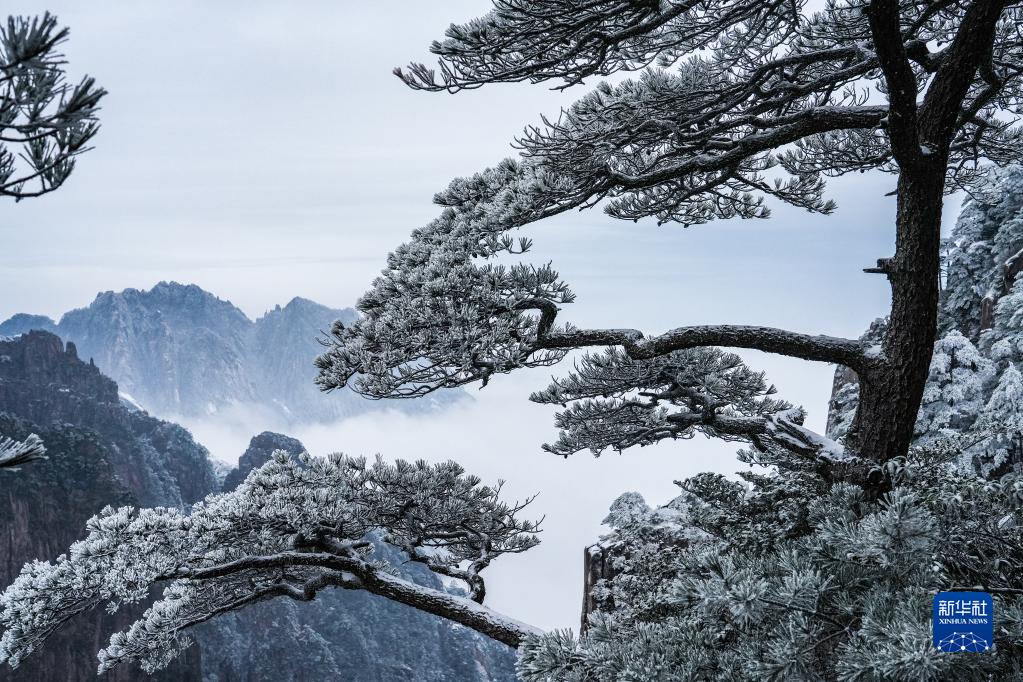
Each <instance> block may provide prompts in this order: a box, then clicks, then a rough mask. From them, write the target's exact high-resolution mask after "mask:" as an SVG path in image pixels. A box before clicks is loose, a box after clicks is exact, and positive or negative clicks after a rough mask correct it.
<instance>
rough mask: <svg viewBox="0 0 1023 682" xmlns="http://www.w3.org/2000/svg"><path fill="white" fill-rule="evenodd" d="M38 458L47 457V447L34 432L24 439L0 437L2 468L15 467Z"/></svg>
mask: <svg viewBox="0 0 1023 682" xmlns="http://www.w3.org/2000/svg"><path fill="white" fill-rule="evenodd" d="M37 459H46V448H45V447H44V446H43V441H42V440H41V439H40V438H39V436H37V435H35V434H34V433H33V434H31V435H29V437H28V438H26V439H25V440H23V441H17V440H14V439H12V438H0V469H15V468H17V467H19V466H21V465H22V464H26V463H28V462H32V461H34V460H37Z"/></svg>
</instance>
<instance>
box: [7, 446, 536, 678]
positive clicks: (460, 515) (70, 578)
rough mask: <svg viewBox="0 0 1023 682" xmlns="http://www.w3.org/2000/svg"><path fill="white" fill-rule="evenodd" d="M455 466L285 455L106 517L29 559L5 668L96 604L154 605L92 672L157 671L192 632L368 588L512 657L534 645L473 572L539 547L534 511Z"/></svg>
mask: <svg viewBox="0 0 1023 682" xmlns="http://www.w3.org/2000/svg"><path fill="white" fill-rule="evenodd" d="M500 490H501V486H500V485H498V486H485V485H482V484H481V483H480V480H479V479H478V478H476V477H474V476H471V475H468V474H466V473H465V472H464V471H463V470H462V468H461V467H459V466H458V465H457V464H455V463H453V462H446V463H443V464H435V465H431V464H428V463H426V462H423V461H418V462H415V463H409V462H405V461H401V460H399V461H397V462H395V463H394V464H387V463H384V462H383V461H382V460H380V459H377V460H376V461H375V462H372V463H370V462H367V461H366V460H365V459H364V458H352V457H346V456H343V455H331V456H330V457H328V458H313V457H309V456H308V455H302V456H301V457H300V458H298V459H292V458H291V457H289V456H288V455H287V454H285V453H284V452H283V451H278V452H276V453H274V459H272V460H271V461H270V462H268V463H267V464H265V465H264V466H263V467H261V468H259V469H257V470H255V471H253V472H252V473H251V474H250V475H249V477H248V478H247V479H246V481H245V482H244V483H243V484H242V485H241V486H239V487H238V488H237V489H236V490H234V491H232V492H229V493H225V494H222V495H214V496H211V497H209V498H207V499H206V500H205V501H203V502H201V503H199V504H197V505H196V506H195V507H194V509H193V510H192V511H191V513H186V512H184V511H181V510H178V509H168V508H155V509H134V508H131V507H122V508H119V509H113V508H110V507H107V508H106V509H104V510H103V511H102V512H101V513H100V514H99V515H97V516H95V517H93V518H92V519H90V520H89V522H88V524H87V529H88V535H87V536H86V538H85V539H84V540H81V541H79V542H76V543H75V544H74V545H72V546H71V548H70V550H69V552H68V553H67V554H65V555H61V556H60V557H58V558H57V560H56V561H55V562H54V563H50V562H46V561H35V562H32V563H30V564H28V565H27V566H25V568H24V569H23V570H22V573H21V575H19V576H18V578H17V579H16V580H15V581H14V583H13V584H11V585H10V587H8V588H7V589H6V590H5V591H4V592H3V594H2V595H0V623H2V625H3V631H4V632H3V638H2V639H0V660H3V661H6V662H7V663H8V664H10V665H11V666H15V667H16V666H17V665H18V664H19V662H20V661H21V660H22V659H24V658H25V657H26V656H28V655H30V654H31V653H32V651H34V650H35V649H36V648H37V647H38V646H40V645H41V644H42V643H43V642H44V641H45V640H46V638H47V637H49V636H50V635H51V634H52V633H53V632H54V631H56V630H57V629H58V628H60V627H61V626H62V625H63V624H64V623H65V622H67V621H68V620H70V619H71V618H74V617H75V616H77V615H78V614H80V613H82V612H83V611H87V610H89V609H92V608H95V607H97V606H101V605H105V606H106V607H107V608H108V609H110V610H116V609H117V608H119V607H120V606H121V605H122V604H125V603H132V602H139V601H142V600H143V599H145V598H146V596H147V595H148V594H149V593H150V589H151V588H152V587H153V586H154V585H157V584H160V583H166V585H165V588H164V592H163V596H162V598H161V599H160V600H158V601H157V602H156V603H154V604H153V605H152V606H151V607H150V608H149V609H148V610H147V611H146V612H145V613H144V614H143V615H142V617H141V618H140V619H139V620H138V621H137V622H136V623H134V624H133V625H132V626H131V627H130V628H128V629H127V630H126V631H124V632H120V633H117V634H115V635H114V636H113V637H112V638H111V640H110V644H109V645H108V646H107V647H106V648H105V649H104V650H103V651H102V652H100V670H101V671H102V670H108V669H110V668H112V667H114V666H116V665H118V664H120V663H123V662H126V661H137V662H139V663H141V665H142V666H143V667H144V668H145V669H146V670H149V671H153V670H156V669H159V668H162V667H164V666H166V665H167V663H169V662H170V660H171V659H173V658H174V657H175V656H176V655H178V653H180V652H181V651H182V650H183V649H184V648H185V647H187V646H188V645H189V641H190V640H189V638H188V636H187V631H188V628H190V627H191V626H193V625H196V624H198V623H201V622H204V621H206V620H209V619H211V618H215V617H216V616H218V615H219V614H222V613H226V612H229V611H232V610H236V609H240V608H242V607H244V606H245V605H247V604H251V603H254V602H256V601H260V600H264V599H270V598H274V597H289V598H292V599H297V600H303V601H306V600H310V599H313V598H314V597H315V596H316V594H317V592H319V591H320V590H322V589H325V588H328V587H337V588H342V589H357V590H366V591H368V592H371V593H373V594H377V595H381V596H384V597H386V598H388V599H392V600H394V601H397V602H400V603H402V604H407V605H409V606H411V607H414V608H417V609H420V610H423V611H426V612H428V613H432V614H435V615H439V616H443V617H445V618H448V619H450V620H452V621H454V622H456V623H460V624H462V625H464V626H466V627H469V628H472V629H474V630H476V631H478V632H481V633H483V634H485V635H487V636H489V637H493V638H495V639H497V640H499V641H502V642H504V643H506V644H508V645H510V646H518V644H519V643H520V642H521V641H522V640H523V638H525V637H527V636H529V635H532V634H536V633H537V631H536V630H535V629H533V628H531V627H529V626H526V625H523V624H521V623H518V622H516V621H514V620H512V619H510V618H507V617H504V616H501V615H500V614H497V613H495V612H493V611H491V610H490V609H488V608H486V607H484V606H482V604H481V602H482V601H483V596H484V589H483V580H482V577H481V573H482V571H483V570H484V569H486V567H487V566H489V565H490V563H491V562H492V561H493V560H495V559H497V558H498V557H500V556H502V555H504V554H509V553H518V552H523V551H525V550H527V549H529V548H531V547H533V546H534V545H536V544H537V542H538V540H537V532H538V527H537V524H536V523H533V522H530V521H524V520H521V519H519V518H518V517H517V514H518V513H519V512H521V511H522V509H523V508H524V507H525V506H526V505H527V504H528V503H529V500H526V501H525V502H522V503H514V504H512V503H507V502H504V501H502V500H501V499H500ZM374 541H381V542H386V543H389V544H391V545H393V546H395V547H399V548H401V549H402V550H404V551H405V552H406V553H407V555H408V557H409V559H410V560H412V561H417V562H421V563H423V564H424V565H426V566H427V567H428V568H430V569H431V570H433V571H435V572H437V573H440V574H443V575H445V576H448V577H452V578H458V579H461V580H463V581H465V583H466V585H467V588H468V593H469V597H461V596H458V595H455V594H449V593H446V592H441V591H438V590H434V589H430V588H426V587H423V586H420V585H417V584H415V583H412V582H410V581H408V580H405V579H403V578H400V577H398V576H397V575H395V574H394V572H393V567H392V566H389V565H388V564H387V563H386V562H384V561H382V560H381V559H379V557H378V556H376V555H375V554H374V551H373V543H374Z"/></svg>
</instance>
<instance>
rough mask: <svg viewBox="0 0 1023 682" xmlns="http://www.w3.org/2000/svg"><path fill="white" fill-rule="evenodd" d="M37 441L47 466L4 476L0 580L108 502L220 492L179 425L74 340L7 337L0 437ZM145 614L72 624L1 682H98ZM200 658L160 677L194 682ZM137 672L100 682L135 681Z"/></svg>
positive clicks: (170, 501)
mask: <svg viewBox="0 0 1023 682" xmlns="http://www.w3.org/2000/svg"><path fill="white" fill-rule="evenodd" d="M32 432H34V433H37V434H38V435H39V436H40V437H42V439H43V442H44V443H45V444H46V448H47V451H48V455H49V459H47V460H44V461H39V462H33V463H31V464H28V465H26V466H24V467H22V468H20V469H18V470H17V471H3V472H0V584H2V585H7V584H8V583H10V582H11V581H12V580H13V579H14V577H15V576H16V575H17V573H18V572H19V571H20V570H21V567H22V565H23V564H24V563H26V562H27V561H30V560H32V559H37V558H38V559H53V558H55V557H56V556H57V555H58V554H60V553H62V552H64V551H66V550H67V547H68V546H69V545H70V544H71V543H72V542H74V541H75V540H77V539H79V538H80V537H82V536H83V535H84V530H85V521H86V520H87V519H88V518H89V517H91V516H92V515H94V514H95V513H96V512H98V511H99V510H100V509H102V508H103V507H104V506H106V505H115V506H116V505H140V504H144V505H155V504H164V505H185V504H189V503H192V502H194V501H196V500H198V499H200V498H202V497H204V496H205V495H207V494H208V493H209V492H211V491H212V490H213V487H214V486H215V485H216V483H215V479H214V476H213V470H212V468H211V466H210V463H209V460H208V453H207V452H206V450H205V448H203V447H202V446H200V445H198V444H197V443H195V442H194V441H193V440H192V438H191V436H190V435H189V434H188V432H187V431H185V430H184V429H182V428H180V427H178V426H175V425H173V424H168V423H166V422H161V421H159V420H157V419H154V418H152V417H150V416H148V415H146V414H145V413H141V412H133V411H131V410H129V409H127V408H126V407H124V406H123V405H122V404H121V402H120V401H119V400H118V392H117V384H115V383H114V382H113V381H111V380H110V379H108V378H107V377H105V376H103V375H102V374H101V373H100V372H99V370H98V369H97V368H96V367H95V366H94V365H91V364H88V363H85V362H82V361H81V360H80V359H79V358H78V356H77V354H76V352H75V347H74V346H73V345H72V344H68V345H67V346H65V345H64V343H63V342H61V340H60V339H58V338H57V337H56V336H54V335H52V334H49V333H45V332H31V333H28V334H26V335H24V336H21V337H19V338H17V339H14V340H4V341H0V433H3V434H4V435H7V436H11V437H13V438H24V437H25V436H27V435H28V434H29V433H32ZM140 612H141V608H139V609H127V610H124V611H122V612H119V613H118V614H115V615H109V614H106V613H105V612H103V611H96V612H93V613H91V614H84V615H83V616H81V617H80V618H77V619H75V621H74V622H72V623H70V624H69V625H68V626H67V627H66V628H64V629H62V630H61V631H60V632H58V633H57V634H56V635H55V636H54V637H53V639H51V640H50V641H49V642H47V644H46V645H45V646H44V647H43V648H42V649H41V650H40V651H38V652H36V654H35V655H33V656H32V657H31V658H30V659H29V660H27V661H26V662H25V663H24V664H23V665H22V666H21V667H20V668H18V669H17V670H16V671H11V670H10V669H8V668H6V667H4V668H0V680H8V679H10V680H30V681H32V682H49V681H53V682H65V681H70V680H93V679H96V667H97V660H96V651H97V650H98V648H99V645H100V644H101V643H102V642H105V641H106V639H107V638H108V637H109V635H110V634H111V633H112V632H114V631H115V630H119V629H121V628H123V627H125V626H127V625H128V624H129V623H130V622H131V621H132V620H134V618H135V617H136V616H137V615H138V614H139V613H140ZM199 674H200V662H199V652H198V651H193V652H190V653H189V654H188V655H187V656H185V657H184V658H183V659H182V660H180V661H178V662H176V663H175V665H174V666H173V667H172V668H171V669H169V670H167V671H165V673H164V674H162V675H160V676H159V677H157V678H156V679H163V680H182V679H198V676H199ZM141 677H143V674H142V673H141V671H139V670H138V669H130V668H129V669H126V670H122V671H115V672H113V673H111V674H109V675H107V676H105V679H109V680H136V679H140V678H141Z"/></svg>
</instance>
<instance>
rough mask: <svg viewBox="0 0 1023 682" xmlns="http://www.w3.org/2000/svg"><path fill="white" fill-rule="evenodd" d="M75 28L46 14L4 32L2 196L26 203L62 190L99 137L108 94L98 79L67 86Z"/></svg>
mask: <svg viewBox="0 0 1023 682" xmlns="http://www.w3.org/2000/svg"><path fill="white" fill-rule="evenodd" d="M67 37H68V29H67V28H60V27H58V25H57V19H56V17H54V16H53V15H51V14H49V13H46V14H44V15H43V16H42V17H41V18H40V17H35V18H32V19H29V18H25V17H9V18H8V19H7V23H6V25H4V26H0V196H9V197H14V198H15V199H25V198H28V197H36V196H40V195H43V194H47V193H49V192H52V191H53V190H55V189H57V188H58V187H60V186H61V185H62V184H64V182H65V181H66V180H67V178H68V177H69V176H70V175H71V172H72V171H73V170H74V167H75V158H76V157H77V156H78V155H80V154H82V153H84V152H86V151H88V150H89V146H88V145H89V142H90V141H91V140H92V138H93V137H94V136H95V135H96V133H97V132H98V131H99V123H98V120H97V118H96V114H97V112H98V110H99V101H100V99H102V98H103V96H104V95H105V94H106V91H105V90H103V88H100V87H99V86H97V85H96V82H95V80H94V79H92V78H89V77H85V78H83V79H82V80H81V81H80V82H79V83H78V84H77V85H71V84H69V83H68V82H67V81H66V79H65V73H64V68H65V64H66V62H65V59H64V56H63V55H62V54H61V53H60V52H59V48H60V45H61V44H62V43H64V41H66V40H67Z"/></svg>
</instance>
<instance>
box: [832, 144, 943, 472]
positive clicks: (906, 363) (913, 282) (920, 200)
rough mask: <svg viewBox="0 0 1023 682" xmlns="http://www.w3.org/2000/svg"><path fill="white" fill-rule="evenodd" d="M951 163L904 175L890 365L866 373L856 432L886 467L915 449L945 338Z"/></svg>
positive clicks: (869, 455)
mask: <svg viewBox="0 0 1023 682" xmlns="http://www.w3.org/2000/svg"><path fill="white" fill-rule="evenodd" d="M935 156H939V155H937V154H936V155H935ZM944 164H945V160H944V158H941V157H939V158H935V159H934V160H933V161H931V160H930V159H927V160H926V161H924V162H922V163H920V164H918V165H916V167H915V168H912V169H907V170H905V171H903V172H902V173H901V175H900V176H899V184H898V194H897V196H898V209H897V214H896V250H895V257H894V258H892V260H891V262H890V264H889V267H888V278H889V279H890V281H891V286H892V307H891V317H890V321H889V324H888V332H887V334H886V335H885V340H884V344H883V355H882V356H883V358H884V359H883V361H882V362H879V363H878V364H877V365H875V366H873V367H871V368H869V369H867V370H866V371H863V372H860V373H859V374H860V403H859V408H858V410H857V413H856V417H855V419H854V421H853V427H852V429H851V432H850V438H851V439H852V440H853V442H854V443H855V445H856V447H857V450H858V451H859V453H860V455H861V456H863V457H864V458H866V459H868V460H871V461H873V462H876V463H879V464H880V463H883V462H885V461H887V460H889V459H891V458H892V457H899V456H902V455H904V454H905V453H906V452H907V451H908V450H909V446H910V442H911V441H912V439H913V427H914V425H915V424H916V416H917V412H918V411H919V409H920V402H921V399H922V398H923V392H924V385H925V384H926V382H927V374H928V370H929V368H930V362H931V353H932V352H933V349H934V339H935V335H936V333H937V318H938V294H939V291H938V276H939V267H940V251H939V246H940V241H941V208H942V198H943V196H944V185H945V166H944Z"/></svg>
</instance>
